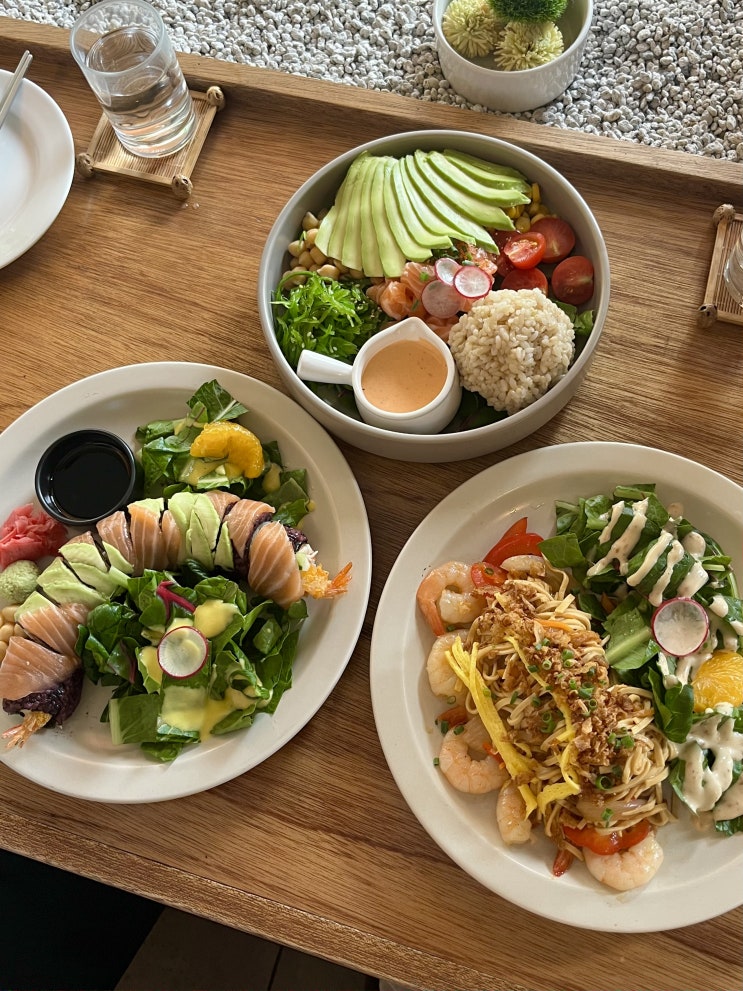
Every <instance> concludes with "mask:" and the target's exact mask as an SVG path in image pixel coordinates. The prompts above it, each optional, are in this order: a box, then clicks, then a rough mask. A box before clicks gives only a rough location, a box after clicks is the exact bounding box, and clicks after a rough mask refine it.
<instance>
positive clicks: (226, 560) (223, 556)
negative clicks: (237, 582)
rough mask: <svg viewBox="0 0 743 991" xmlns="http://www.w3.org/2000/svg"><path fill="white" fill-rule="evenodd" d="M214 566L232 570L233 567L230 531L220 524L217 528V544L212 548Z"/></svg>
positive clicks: (233, 556)
mask: <svg viewBox="0 0 743 991" xmlns="http://www.w3.org/2000/svg"><path fill="white" fill-rule="evenodd" d="M214 567H215V568H222V570H223V571H233V570H234V568H235V552H234V550H233V548H232V541H231V540H230V531H229V530H228V529H227V527H226V526H225V525H224V524H222V526H221V527H220V528H219V537H218V538H217V545H216V547H215V548H214Z"/></svg>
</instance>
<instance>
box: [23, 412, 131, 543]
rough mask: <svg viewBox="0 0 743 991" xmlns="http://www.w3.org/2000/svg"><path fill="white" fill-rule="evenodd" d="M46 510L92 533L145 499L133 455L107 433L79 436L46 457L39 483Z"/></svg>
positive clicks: (61, 440)
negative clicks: (113, 515) (94, 527)
mask: <svg viewBox="0 0 743 991" xmlns="http://www.w3.org/2000/svg"><path fill="white" fill-rule="evenodd" d="M34 482H35V486H36V495H37V498H38V500H39V502H40V503H41V505H42V507H43V508H44V510H45V511H46V512H47V513H48V514H49V515H50V516H52V517H53V518H54V519H55V520H58V521H59V522H60V523H64V524H65V526H70V527H89V526H92V525H93V524H94V523H97V522H98V520H102V519H103V518H104V517H105V516H108V515H109V514H110V513H114V512H116V510H117V509H123V508H124V506H126V505H128V503H130V502H134V501H135V500H136V499H137V498H138V497H139V496H140V494H141V469H140V467H139V464H138V463H137V460H136V458H135V457H134V453H133V452H132V449H131V448H130V447H129V445H128V444H126V443H125V442H124V441H123V440H122V439H121V438H120V437H117V436H116V434H112V433H109V432H108V431H106V430H76V431H74V432H73V433H70V434H65V435H64V436H63V437H60V438H58V439H57V440H56V441H54V443H53V444H51V445H50V446H49V447H48V448H47V449H46V451H44V453H43V455H42V456H41V459H40V460H39V464H38V466H37V468H36V477H35V479H34Z"/></svg>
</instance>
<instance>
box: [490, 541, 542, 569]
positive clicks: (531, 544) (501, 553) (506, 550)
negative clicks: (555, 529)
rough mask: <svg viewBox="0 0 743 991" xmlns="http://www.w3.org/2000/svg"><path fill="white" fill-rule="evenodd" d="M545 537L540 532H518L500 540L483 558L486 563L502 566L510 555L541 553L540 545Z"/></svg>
mask: <svg viewBox="0 0 743 991" xmlns="http://www.w3.org/2000/svg"><path fill="white" fill-rule="evenodd" d="M543 539H544V538H543V537H540V535H539V534H538V533H516V534H514V535H513V536H512V537H509V538H508V539H506V538H503V539H501V540H499V541H498V543H497V544H496V545H495V547H493V548H492V549H491V550H489V551H488V553H487V554H486V555H485V557H484V558H483V560H484V561H485V563H486V564H490V565H497V566H499V567H500V565H501V564H503V562H504V561H505V560H506V558H508V557H514V556H516V555H518V554H539V545H540V544H541V543H542V540H543Z"/></svg>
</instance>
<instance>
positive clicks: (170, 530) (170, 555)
mask: <svg viewBox="0 0 743 991" xmlns="http://www.w3.org/2000/svg"><path fill="white" fill-rule="evenodd" d="M160 529H161V530H162V535H163V541H164V543H165V556H166V557H167V561H168V563H167V567H169V568H176V567H178V565H179V564H182V563H183V562H184V561H185V559H186V547H185V544H184V543H183V535H182V534H181V529H180V527H179V526H178V523H177V522H176V518H175V516H173V514H172V513H171V511H170V510H169V509H166V510H165V512H164V513H163V515H162V518H161V520H160Z"/></svg>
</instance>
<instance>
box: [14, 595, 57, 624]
mask: <svg viewBox="0 0 743 991" xmlns="http://www.w3.org/2000/svg"><path fill="white" fill-rule="evenodd" d="M50 605H54V603H53V602H50V601H49V599H48V598H47V596H46V595H42V594H41V592H32V593H31V594H30V595H29V597H28V598H27V599H26V601H25V602H23V603H22V604H21V605H20V606H18V608H17V609H16V611H15V621H16V623H17V622H18V621H19V619H20V618H21V616H24V615H25V614H26V613H30V612H35V611H36V610H37V609H46V608H47V606H50Z"/></svg>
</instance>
